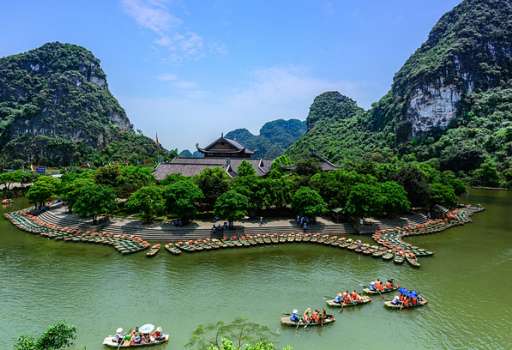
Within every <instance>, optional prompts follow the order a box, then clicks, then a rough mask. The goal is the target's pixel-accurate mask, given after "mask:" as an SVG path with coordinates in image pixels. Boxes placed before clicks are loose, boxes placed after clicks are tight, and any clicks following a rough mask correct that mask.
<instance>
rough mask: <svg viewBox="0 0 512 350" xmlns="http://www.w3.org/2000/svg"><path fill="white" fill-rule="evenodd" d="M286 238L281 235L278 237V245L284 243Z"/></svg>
mask: <svg viewBox="0 0 512 350" xmlns="http://www.w3.org/2000/svg"><path fill="white" fill-rule="evenodd" d="M286 240H287V237H286V236H285V235H281V236H280V237H279V243H286Z"/></svg>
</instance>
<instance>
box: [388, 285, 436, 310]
mask: <svg viewBox="0 0 512 350" xmlns="http://www.w3.org/2000/svg"><path fill="white" fill-rule="evenodd" d="M427 303H428V300H427V299H425V297H423V295H421V294H419V293H418V292H417V291H416V290H409V289H407V288H398V294H397V295H395V296H394V297H393V299H392V300H388V301H385V302H384V307H386V308H388V309H393V310H403V309H413V308H417V307H420V306H424V305H427Z"/></svg>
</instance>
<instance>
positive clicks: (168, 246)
mask: <svg viewBox="0 0 512 350" xmlns="http://www.w3.org/2000/svg"><path fill="white" fill-rule="evenodd" d="M165 249H167V251H168V252H169V253H171V254H172V255H180V254H181V250H180V249H179V248H176V247H175V246H174V244H172V243H168V244H166V245H165Z"/></svg>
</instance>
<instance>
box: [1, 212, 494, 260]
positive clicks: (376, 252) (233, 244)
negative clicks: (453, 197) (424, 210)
mask: <svg viewBox="0 0 512 350" xmlns="http://www.w3.org/2000/svg"><path fill="white" fill-rule="evenodd" d="M482 210H484V208H482V207H479V206H464V207H462V208H458V209H454V210H451V211H450V212H449V213H448V215H447V216H446V218H444V219H437V220H429V219H427V218H426V217H418V218H417V219H416V220H411V221H409V223H408V224H407V225H405V226H400V227H398V226H397V227H385V228H379V229H377V231H376V232H375V233H374V234H373V236H372V238H373V240H374V242H375V243H374V244H369V243H364V242H362V241H361V240H354V239H352V238H347V237H346V234H348V233H353V232H347V231H348V230H346V229H345V228H346V226H344V225H332V226H335V227H328V229H326V227H324V230H323V232H295V231H297V230H296V229H295V228H294V227H290V226H286V227H257V228H251V229H250V230H247V231H250V232H247V233H243V232H241V233H240V234H237V233H235V234H233V235H231V236H230V237H227V236H225V237H223V239H218V238H212V237H211V231H210V230H207V229H195V230H193V231H195V232H180V230H179V229H176V230H173V232H172V239H169V238H170V237H169V232H164V233H162V232H158V231H161V230H158V229H146V230H145V231H144V235H143V236H142V235H140V234H136V229H137V227H130V226H128V225H127V226H122V227H120V226H112V225H111V226H106V227H104V228H102V229H101V230H98V231H94V230H92V229H91V228H90V226H89V225H87V224H85V223H84V222H83V221H81V220H77V219H74V218H69V217H60V216H57V215H55V214H53V213H51V212H50V211H47V212H44V213H42V214H40V215H38V216H35V215H32V214H30V212H29V211H28V210H26V209H25V210H20V211H17V212H12V213H8V214H5V216H6V218H7V219H8V220H9V221H11V222H12V223H13V224H14V225H16V226H17V227H18V228H20V229H21V230H24V231H27V232H30V233H34V234H39V235H40V236H42V237H46V238H50V239H55V240H63V241H68V242H82V243H95V244H105V245H110V246H112V247H114V248H115V249H117V250H118V251H119V252H121V253H122V254H130V253H135V252H139V251H141V250H144V249H147V248H148V247H149V246H150V244H149V242H148V241H147V240H158V239H160V238H159V237H163V239H162V240H166V241H171V242H169V243H167V244H166V245H165V248H166V249H167V250H168V251H169V252H170V253H171V254H173V255H181V253H182V252H185V253H197V252H202V251H210V250H216V249H226V248H244V247H252V246H259V245H277V244H289V243H312V244H322V245H327V246H330V247H334V248H340V249H347V250H350V251H353V252H355V253H358V254H362V255H366V256H370V257H373V258H379V259H382V260H385V261H391V260H393V261H394V262H395V263H397V264H400V263H403V262H404V261H407V262H409V264H410V265H412V266H414V267H419V266H420V264H419V262H418V260H417V259H418V257H427V256H432V255H433V254H434V253H433V252H430V251H428V250H425V249H422V248H420V247H417V246H414V245H412V244H410V243H407V242H405V241H404V240H403V238H405V237H409V236H417V235H426V234H433V233H438V232H441V231H444V230H447V229H449V228H451V227H454V226H458V225H464V224H466V223H468V222H471V216H472V215H473V214H475V213H477V212H480V211H482ZM336 226H339V227H336ZM148 230H149V232H148ZM127 231H128V232H127ZM148 237H149V238H148ZM152 238H154V239H152Z"/></svg>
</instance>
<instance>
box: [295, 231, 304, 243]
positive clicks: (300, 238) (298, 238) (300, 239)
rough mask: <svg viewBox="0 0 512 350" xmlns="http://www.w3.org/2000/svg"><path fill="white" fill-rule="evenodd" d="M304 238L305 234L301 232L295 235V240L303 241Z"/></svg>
mask: <svg viewBox="0 0 512 350" xmlns="http://www.w3.org/2000/svg"><path fill="white" fill-rule="evenodd" d="M303 239H304V236H303V235H302V234H301V233H298V234H296V235H295V242H302V241H303Z"/></svg>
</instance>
